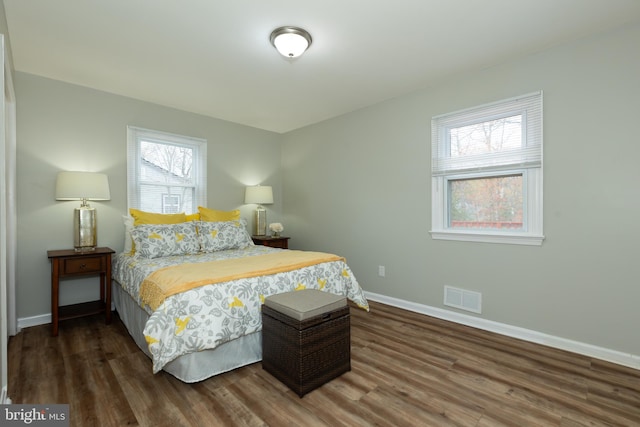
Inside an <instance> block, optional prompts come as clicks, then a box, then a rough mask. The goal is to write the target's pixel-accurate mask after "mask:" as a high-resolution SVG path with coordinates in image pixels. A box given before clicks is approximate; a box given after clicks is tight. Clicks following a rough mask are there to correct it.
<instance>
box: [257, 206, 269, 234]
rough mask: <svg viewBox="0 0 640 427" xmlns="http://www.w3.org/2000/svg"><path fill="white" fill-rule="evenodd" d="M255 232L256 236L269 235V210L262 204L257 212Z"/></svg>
mask: <svg viewBox="0 0 640 427" xmlns="http://www.w3.org/2000/svg"><path fill="white" fill-rule="evenodd" d="M254 226H255V229H254V230H255V232H254V234H255V235H256V236H266V235H267V210H266V209H265V208H263V207H262V206H258V208H257V209H256V214H255V221H254Z"/></svg>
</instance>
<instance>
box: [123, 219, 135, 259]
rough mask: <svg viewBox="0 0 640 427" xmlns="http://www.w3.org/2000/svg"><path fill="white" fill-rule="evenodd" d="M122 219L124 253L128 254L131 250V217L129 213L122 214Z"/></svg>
mask: <svg viewBox="0 0 640 427" xmlns="http://www.w3.org/2000/svg"><path fill="white" fill-rule="evenodd" d="M122 221H123V222H124V251H123V252H124V253H125V254H130V253H131V251H132V250H133V238H132V237H131V230H133V217H132V216H129V215H122Z"/></svg>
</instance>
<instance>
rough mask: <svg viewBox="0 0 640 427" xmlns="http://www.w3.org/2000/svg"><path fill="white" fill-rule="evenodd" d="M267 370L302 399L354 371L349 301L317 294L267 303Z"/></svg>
mask: <svg viewBox="0 0 640 427" xmlns="http://www.w3.org/2000/svg"><path fill="white" fill-rule="evenodd" d="M262 368H263V369H265V370H266V371H267V372H269V373H270V374H271V375H273V376H274V377H276V378H277V379H279V380H280V381H281V382H283V383H284V384H286V385H287V386H288V387H289V388H290V389H291V390H293V391H294V392H296V393H297V394H298V396H300V397H302V396H304V395H305V394H307V393H308V392H310V391H312V390H314V389H316V388H317V387H320V386H321V385H322V384H324V383H326V382H328V381H330V380H332V379H334V378H336V377H338V376H340V375H341V374H343V373H345V372H347V371H350V370H351V330H350V322H349V306H348V305H347V300H346V298H345V297H343V296H338V295H333V294H330V293H327V292H322V291H317V290H301V291H294V292H286V293H283V294H277V295H273V296H270V297H268V298H266V299H265V303H264V305H263V306H262Z"/></svg>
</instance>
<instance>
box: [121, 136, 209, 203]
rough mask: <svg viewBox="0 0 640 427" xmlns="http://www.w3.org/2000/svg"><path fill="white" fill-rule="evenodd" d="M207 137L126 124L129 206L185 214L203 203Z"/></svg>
mask: <svg viewBox="0 0 640 427" xmlns="http://www.w3.org/2000/svg"><path fill="white" fill-rule="evenodd" d="M206 164H207V141H206V140H203V139H197V138H191V137H187V136H180V135H173V134H169V133H164V132H159V131H153V130H148V129H141V128H137V127H133V126H128V127H127V189H128V203H129V207H130V208H135V209H140V210H143V211H147V212H158V213H179V212H185V213H187V214H190V213H195V212H197V211H198V206H206V205H207V200H206V195H207V182H206V180H207V176H206Z"/></svg>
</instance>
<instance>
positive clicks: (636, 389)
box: [9, 303, 640, 427]
mask: <svg viewBox="0 0 640 427" xmlns="http://www.w3.org/2000/svg"><path fill="white" fill-rule="evenodd" d="M50 330H51V329H50V326H49V325H43V326H37V327H32V328H28V329H25V330H23V331H22V332H21V333H20V334H18V335H17V336H15V337H12V338H11V339H10V342H9V396H10V397H11V398H12V399H13V401H14V403H39V404H40V403H41V404H47V403H68V404H69V405H70V416H71V425H72V426H83V427H84V426H125V425H132V426H137V425H139V426H172V427H173V426H224V425H238V426H343V425H344V426H360V425H362V426H368V425H379V426H454V425H455V426H563V427H569V426H571V427H575V426H640V371H637V370H633V369H630V368H626V367H622V366H618V365H615V364H611V363H607V362H603V361H599V360H595V359H591V358H588V357H584V356H580V355H576V354H571V353H568V352H564V351H559V350H555V349H550V348H547V347H543V346H540V345H536V344H532V343H527V342H523V341H519V340H515V339H512V338H507V337H504V336H500V335H496V334H493V333H489V332H485V331H481V330H477V329H473V328H469V327H465V326H461V325H457V324H453V323H449V322H446V321H442V320H438V319H434V318H431V317H427V316H423V315H420V314H416V313H411V312H408V311H404V310H400V309H397V308H392V307H389V306H386V305H382V304H378V303H371V312H370V313H365V312H364V311H362V310H359V309H356V308H352V309H351V335H352V351H351V358H352V370H351V372H348V373H346V374H344V375H342V376H341V377H339V378H337V379H335V380H333V381H331V382H330V383H328V384H325V385H324V386H322V387H321V388H319V389H317V390H315V391H312V392H311V393H309V394H308V395H306V396H305V397H304V398H302V399H300V398H299V397H298V396H297V395H296V394H294V393H293V392H292V391H290V390H288V389H287V388H286V387H285V386H284V385H282V384H281V383H279V382H278V381H277V380H275V379H274V378H273V377H271V376H270V375H269V374H268V373H266V372H265V371H263V370H262V367H261V364H260V363H256V364H253V365H250V366H247V367H244V368H241V369H237V370H235V371H233V372H229V373H227V374H224V375H220V376H217V377H214V378H210V379H208V380H206V381H202V382H200V383H196V384H185V383H182V382H181V381H179V380H177V379H175V378H174V377H172V376H171V375H169V374H166V373H164V372H161V373H160V374H157V375H153V374H152V373H151V362H150V360H149V359H148V358H147V357H146V356H145V355H144V354H143V353H142V352H141V351H140V350H139V349H138V348H137V347H136V345H135V344H134V342H133V340H132V339H131V338H130V337H129V335H128V333H127V331H126V330H125V328H124V326H123V325H122V323H121V322H120V320H119V318H118V316H117V315H116V316H114V321H113V323H112V324H111V325H105V324H104V318H103V317H102V316H93V317H87V318H83V319H75V320H68V321H65V322H62V323H60V335H59V336H58V337H56V338H54V337H51V336H50Z"/></svg>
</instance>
